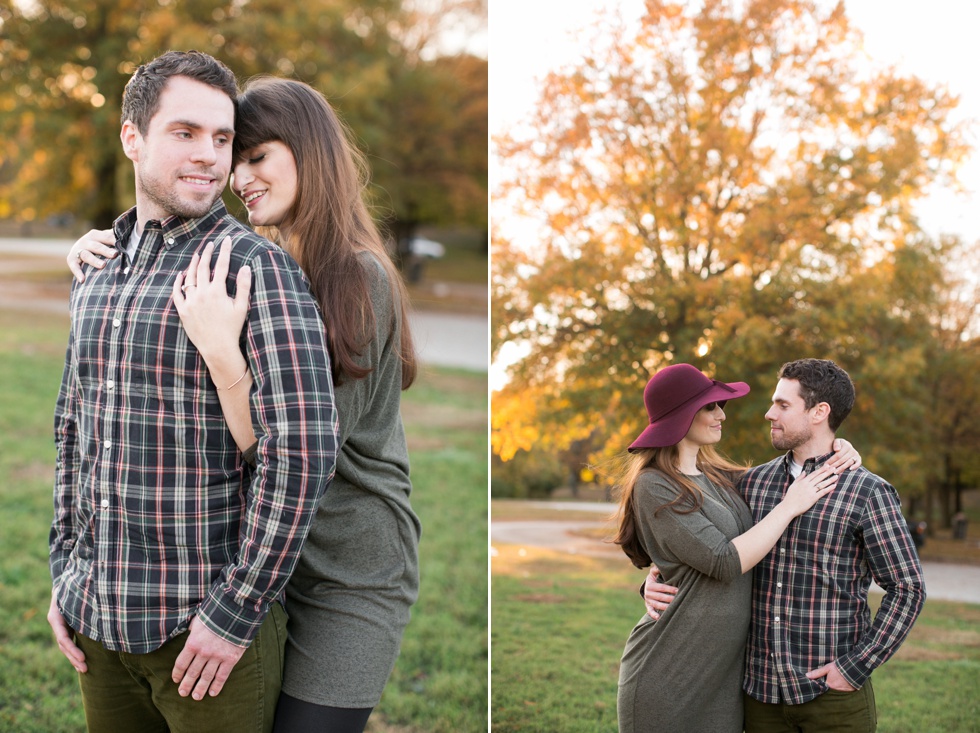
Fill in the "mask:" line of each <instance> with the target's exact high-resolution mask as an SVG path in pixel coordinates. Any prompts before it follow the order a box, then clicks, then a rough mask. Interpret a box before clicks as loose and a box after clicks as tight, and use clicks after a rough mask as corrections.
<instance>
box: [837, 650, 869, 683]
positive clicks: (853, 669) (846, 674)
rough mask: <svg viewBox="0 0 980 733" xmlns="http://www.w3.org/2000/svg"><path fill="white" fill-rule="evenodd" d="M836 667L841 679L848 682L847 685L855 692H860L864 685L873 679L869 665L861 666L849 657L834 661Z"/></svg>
mask: <svg viewBox="0 0 980 733" xmlns="http://www.w3.org/2000/svg"><path fill="white" fill-rule="evenodd" d="M834 665H836V667H837V671H838V672H840V674H841V677H843V678H844V679H845V680H847V684H849V685H850V686H851V687H853V688H854V689H855V690H860V689H861V688H862V687H864V683H865V682H867V681H868V678H869V677H871V671H872V670H870V669H868V668H867V665H865V664H860V663H858V662H857V661H856V660H854V659H849V658H848V657H838V658H837V659H836V660H834Z"/></svg>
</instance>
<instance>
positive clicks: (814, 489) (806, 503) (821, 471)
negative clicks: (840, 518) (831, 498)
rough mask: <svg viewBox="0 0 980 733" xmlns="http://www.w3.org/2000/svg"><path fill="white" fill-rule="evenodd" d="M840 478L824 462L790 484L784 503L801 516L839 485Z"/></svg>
mask: <svg viewBox="0 0 980 733" xmlns="http://www.w3.org/2000/svg"><path fill="white" fill-rule="evenodd" d="M838 478H839V476H838V474H837V473H836V471H835V469H833V468H831V467H830V466H829V465H827V464H824V465H823V466H821V467H820V468H818V469H817V470H816V471H811V472H810V473H805V474H802V475H800V476H799V477H798V478H797V479H796V480H795V481H794V482H793V483H792V484H790V487H789V489H788V490H787V491H786V496H784V497H783V503H785V504H786V505H787V506H788V507H789V508H790V509H791V510H792V512H793V515H794V516H799V515H800V514H803V512H805V511H806V510H807V509H809V508H810V507H812V506H813V505H814V504H816V503H817V502H818V501H819V500H820V499H822V498H823V497H825V496H827V494H829V493H830V492H832V491H833V490H834V488H835V487H836V486H837V479H838Z"/></svg>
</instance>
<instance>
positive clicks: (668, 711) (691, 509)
mask: <svg viewBox="0 0 980 733" xmlns="http://www.w3.org/2000/svg"><path fill="white" fill-rule="evenodd" d="M748 392H749V387H748V385H747V384H745V383H744V382H733V383H730V384H726V383H724V382H719V381H717V380H713V379H709V378H708V377H706V376H705V375H704V374H702V373H701V372H700V371H699V370H698V369H696V368H695V367H693V366H691V365H690V364H675V365H673V366H669V367H666V368H665V369H662V370H660V371H659V372H658V373H657V374H656V375H654V377H653V378H652V379H650V381H649V382H648V383H647V385H646V388H645V390H644V402H645V404H646V408H647V414H648V416H649V418H650V424H649V425H648V426H647V427H646V429H645V430H644V431H643V432H642V433H641V434H640V436H639V437H637V439H636V440H635V441H633V443H632V444H631V445H630V447H629V449H628V452H629V454H630V456H629V457H628V459H627V460H626V461H625V463H624V468H623V470H622V473H621V476H620V481H619V483H618V485H619V486H620V490H621V495H620V503H619V506H620V514H619V517H620V521H619V531H618V534H617V536H616V540H615V541H616V543H617V544H619V545H621V546H622V548H623V551H624V552H625V553H626V554H627V555H628V556H629V558H630V560H631V561H632V562H633V564H634V565H636V566H637V567H639V568H645V567H649V566H650V565H651V563H653V564H655V565H656V566H657V567H658V568H659V570H660V575H661V578H662V579H663V580H664V582H666V583H669V584H670V585H672V586H676V587H677V588H678V592H677V596H676V598H675V600H674V601H673V603H671V604H670V606H669V608H668V609H667V611H666V612H664V614H663V615H662V617H661V618H660V619H659V620H658V621H654V620H653V619H652V618H650V617H649V616H646V615H645V616H644V617H643V618H642V619H641V620H640V622H639V623H638V624H637V625H636V627H634V629H633V631H632V633H631V634H630V637H629V640H628V642H627V644H626V650H625V652H624V653H623V658H622V664H621V666H620V675H619V696H618V712H619V729H620V731H622V732H623V733H633V732H635V731H665V730H669V731H672V733H674V732H682V731H692V732H694V731H698V732H701V731H713V732H714V733H739V732H740V731H741V730H742V687H741V683H742V671H743V661H744V654H745V641H746V638H747V635H748V628H749V612H750V606H751V593H752V577H751V572H750V571H751V569H752V568H753V567H754V566H755V565H756V563H758V562H759V560H761V559H762V557H763V556H764V555H765V554H766V553H767V552H769V550H770V549H772V547H773V545H774V544H775V543H776V541H777V540H778V539H779V537H780V535H781V534H782V533H783V531H784V530H785V529H786V527H787V526H788V525H789V523H790V522H791V521H792V520H793V519H794V518H795V517H797V516H798V515H800V514H802V513H803V512H805V511H807V510H808V509H809V508H810V507H811V506H813V504H814V503H816V502H817V501H818V500H819V499H820V498H822V497H824V496H826V495H827V494H829V493H830V492H831V491H832V490H833V488H834V485H835V484H836V482H837V475H836V473H834V472H833V469H832V468H830V467H826V468H824V469H821V470H819V471H815V472H813V473H811V474H808V475H806V476H801V477H800V478H799V479H798V480H797V481H795V482H794V483H793V484H792V486H790V488H789V490H788V491H787V493H786V496H785V497H784V498H783V500H782V502H781V503H780V504H779V505H778V506H777V507H776V509H775V510H774V511H772V512H771V513H770V514H769V515H768V516H767V517H766V518H765V519H763V520H762V521H761V522H759V523H758V524H756V525H755V526H753V525H752V515H751V513H750V512H749V509H748V506H747V505H746V504H745V502H744V501H743V500H742V498H741V496H739V494H738V492H737V491H736V489H735V485H736V482H737V480H738V477H739V475H740V473H741V471H742V470H744V469H743V468H742V467H741V466H738V465H736V464H734V463H732V462H731V461H729V460H728V459H726V458H724V457H723V456H722V455H721V454H719V453H718V452H717V451H716V450H715V448H714V445H715V444H716V443H718V441H720V440H721V433H722V423H723V422H724V420H725V412H724V409H723V408H724V406H725V404H726V403H727V402H728V401H730V400H733V399H737V398H739V397H744V396H745V395H746V394H748Z"/></svg>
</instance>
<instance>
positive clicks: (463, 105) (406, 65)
mask: <svg viewBox="0 0 980 733" xmlns="http://www.w3.org/2000/svg"><path fill="white" fill-rule="evenodd" d="M444 6H445V7H446V8H448V10H450V11H451V13H450V14H455V15H456V16H464V17H467V18H470V24H471V26H472V27H476V28H478V27H480V24H481V23H482V24H483V25H484V26H485V24H486V12H485V6H483V5H481V4H480V3H479V2H475V0H429V2H426V3H423V4H422V6H421V7H416V5H412V6H403V4H402V2H401V1H400V0H372V1H371V2H368V3H364V2H355V1H354V0H340V1H339V2H338V1H337V0H307V1H306V2H302V3H283V2H282V1H281V0H245V1H244V2H243V1H241V0H193V1H192V0H122V1H120V0H57V1H56V0H36V1H34V2H29V3H27V2H13V0H0V82H2V84H0V218H7V217H14V218H16V219H18V220H21V221H30V220H33V219H36V218H40V217H43V216H45V215H47V214H51V213H55V212H70V213H73V214H75V215H77V216H78V217H79V218H82V219H87V220H90V221H92V222H93V223H94V224H95V225H96V226H106V225H108V224H109V223H110V222H111V221H112V218H113V217H114V216H115V215H116V214H118V213H119V211H120V210H121V209H122V208H123V207H125V206H128V205H130V203H131V201H132V195H131V188H132V181H131V179H132V175H131V169H130V167H129V165H128V162H127V161H126V160H125V159H124V157H123V156H122V153H121V151H120V147H119V140H118V135H119V105H120V102H121V98H122V90H123V88H124V86H125V83H126V81H127V80H128V78H129V76H130V75H131V74H132V73H133V71H135V69H136V68H137V66H138V65H139V64H140V63H142V62H143V61H145V60H148V59H150V58H153V57H154V56H157V55H158V54H160V53H162V52H164V51H166V50H167V49H170V48H176V49H190V48H197V49H200V50H203V51H206V52H208V53H211V54H212V55H214V56H215V57H217V58H219V59H221V60H222V61H224V62H225V63H226V64H228V66H229V67H230V68H231V69H232V70H233V71H235V73H236V75H237V76H238V77H239V79H241V80H245V79H247V78H249V77H250V76H253V75H255V74H274V75H278V76H287V77H293V78H296V79H300V80H302V81H306V82H308V83H310V84H311V85H312V86H314V87H316V88H318V89H319V90H321V91H322V92H323V93H324V94H325V95H326V96H327V97H328V99H329V100H330V101H331V103H332V104H333V105H334V106H335V107H336V109H337V110H338V112H339V114H340V115H341V117H342V118H343V119H344V120H345V122H346V123H347V124H348V125H349V126H350V127H351V129H352V130H353V131H354V134H355V137H356V138H357V142H358V144H359V145H360V146H361V147H362V148H363V149H364V150H365V152H366V153H367V155H368V158H369V161H370V163H371V165H372V167H373V168H374V173H375V175H374V176H373V179H372V180H373V188H372V192H373V194H374V196H373V198H374V200H375V203H376V205H377V212H378V216H379V218H380V219H382V220H383V222H384V223H386V224H388V225H391V226H393V227H396V228H397V227H398V226H400V224H401V222H403V221H413V222H415V224H416V225H417V224H418V223H420V222H421V223H435V224H446V223H452V224H458V223H470V222H472V221H475V222H476V225H477V226H480V225H481V222H483V223H482V226H484V227H485V220H486V193H485V189H486V168H487V165H486V121H485V119H484V121H483V125H484V128H483V129H484V132H483V139H482V141H480V144H479V145H476V143H475V142H474V139H473V137H472V136H470V135H468V134H467V133H468V132H469V130H465V131H464V130H461V129H460V128H461V126H462V125H463V124H464V123H465V124H470V125H473V126H474V127H475V129H476V130H477V131H478V130H479V124H478V122H479V120H477V121H476V122H474V115H473V106H474V102H473V97H477V98H478V97H479V96H480V95H481V94H482V96H483V98H484V100H485V98H486V80H485V76H486V60H485V59H474V58H472V57H469V56H466V55H465V54H461V53H460V52H459V51H458V50H456V51H453V52H452V53H451V54H449V58H446V54H444V53H443V52H442V51H441V49H440V48H439V46H438V40H439V38H438V33H439V30H440V27H439V25H438V23H436V22H435V21H432V22H430V23H428V24H423V25H424V27H425V28H427V29H428V30H427V31H426V33H416V34H414V35H413V36H411V37H409V36H407V35H406V33H405V28H406V27H407V25H409V23H408V20H409V19H415V20H418V21H419V22H420V23H421V22H422V19H424V18H425V17H426V14H430V15H439V11H440V8H442V7H444ZM481 11H482V13H483V15H482V18H481V17H480V15H479V13H480V12H481ZM467 13H469V15H467ZM481 63H482V65H483V76H484V78H483V80H482V86H481V79H480V75H479V73H478V71H476V72H474V71H472V69H473V68H476V69H477V70H478V69H479V67H480V64H481ZM406 69H411V70H412V73H408V72H406V71H405V70H406ZM471 84H476V87H475V88H470V87H469V86H467V85H471ZM418 88H423V89H426V90H437V91H432V92H431V93H428V94H426V95H424V96H420V95H415V94H413V91H414V90H416V89H418ZM416 99H417V100H418V101H417V103H418V104H431V103H433V102H434V101H435V102H438V108H437V112H436V113H433V114H430V115H428V116H424V122H425V124H426V125H427V129H426V135H427V136H431V137H432V138H434V139H437V140H440V141H441V143H442V148H441V149H440V155H438V156H435V155H433V153H432V150H430V149H429V148H428V147H425V146H422V145H419V146H416V147H413V148H411V149H409V150H407V151H404V152H402V154H401V156H400V157H399V158H398V159H397V160H393V159H392V157H391V151H392V147H394V145H395V144H396V143H394V142H391V141H401V140H404V139H405V138H406V129H405V123H406V121H410V120H406V119H405V118H406V116H408V117H412V116H413V115H414V117H416V118H418V117H423V115H422V114H421V113H417V112H416V111H415V108H414V106H412V105H411V104H409V103H408V102H406V100H409V101H411V102H413V103H414V102H415V100H416ZM484 104H485V102H484ZM410 110H411V113H410V112H409V111H410ZM484 118H485V114H484ZM427 139H428V138H426V140H427ZM423 142H425V141H423ZM447 148H448V149H450V150H449V151H448V152H447V151H446V149H447ZM481 155H482V160H481ZM421 160H424V161H425V162H424V164H423V163H420V162H418V161H421ZM464 165H465V166H468V167H467V169H466V170H465V171H462V172H460V168H461V167H463V166H464ZM481 181H482V182H483V194H482V196H479V195H477V194H478V189H479V188H480V182H481ZM411 189H415V190H421V191H425V192H426V193H425V199H426V201H427V202H428V201H429V200H430V199H433V198H438V197H439V196H440V195H441V196H442V197H443V198H444V199H446V200H449V201H452V202H453V205H451V206H450V205H447V206H444V207H441V208H439V207H436V206H432V205H428V204H426V205H425V206H422V207H421V208H420V209H419V210H416V209H413V208H412V207H411V206H410V202H406V201H405V199H404V197H398V196H394V195H392V194H391V193H390V191H401V190H411Z"/></svg>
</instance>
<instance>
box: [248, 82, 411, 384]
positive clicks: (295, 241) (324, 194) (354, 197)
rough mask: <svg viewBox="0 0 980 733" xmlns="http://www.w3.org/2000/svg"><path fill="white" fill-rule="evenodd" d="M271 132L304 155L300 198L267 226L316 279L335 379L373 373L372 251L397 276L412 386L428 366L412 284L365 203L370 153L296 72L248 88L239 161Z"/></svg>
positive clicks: (403, 352) (395, 291) (398, 313)
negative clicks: (416, 330) (368, 260)
mask: <svg viewBox="0 0 980 733" xmlns="http://www.w3.org/2000/svg"><path fill="white" fill-rule="evenodd" d="M271 140H278V141H279V142H282V143H283V144H284V145H286V146H287V147H288V148H289V149H290V151H291V152H292V154H293V158H294V159H295V160H296V172H297V178H298V180H297V185H296V200H295V201H294V202H293V205H292V207H290V209H289V211H288V212H287V214H286V218H285V220H284V221H283V222H282V223H281V224H280V225H279V226H278V227H257V230H258V232H259V233H260V234H262V235H263V236H265V237H267V238H269V239H271V240H272V241H274V242H276V243H277V244H279V245H280V246H281V247H282V248H283V249H285V250H286V251H287V252H289V254H290V255H292V257H293V259H295V260H296V262H297V263H299V266H300V267H302V268H303V271H304V272H305V273H306V276H307V277H308V278H309V280H310V287H311V289H312V291H313V295H314V297H315V298H316V299H317V301H318V302H319V304H320V308H321V311H322V312H323V316H324V321H325V322H326V325H327V344H328V347H329V350H330V361H331V366H332V368H333V375H334V381H335V382H336V383H337V384H341V383H343V382H344V381H345V380H346V379H361V378H363V377H365V376H367V375H368V374H369V373H370V372H371V368H370V367H367V366H362V365H361V364H359V363H358V362H357V357H359V356H360V355H362V354H363V353H364V352H365V350H366V349H367V346H368V344H369V343H370V341H371V337H372V334H373V333H374V330H375V327H376V323H377V314H376V313H375V312H374V307H373V305H372V303H371V292H370V287H371V286H370V282H369V280H368V277H367V273H366V272H365V271H364V269H363V266H362V264H361V262H360V261H359V259H358V255H359V254H360V253H362V252H364V251H368V252H370V253H371V254H373V255H374V256H375V258H376V259H377V260H378V261H379V262H380V263H381V265H382V266H383V267H384V269H385V272H386V273H387V275H388V281H389V282H390V283H391V291H392V293H391V295H392V300H393V302H394V307H395V313H394V314H392V315H393V320H392V323H393V324H394V323H399V324H400V326H401V342H400V344H399V348H398V353H399V356H400V357H401V361H402V389H408V387H409V386H411V384H412V382H414V381H415V375H416V373H417V371H418V362H417V357H416V354H415V347H414V345H413V342H412V333H411V327H410V325H409V320H408V310H409V307H408V302H409V301H408V293H407V291H406V289H405V284H404V282H403V281H402V278H401V275H400V274H399V272H398V270H397V269H396V268H395V266H394V264H393V263H392V261H391V258H390V257H389V255H388V252H387V250H386V249H385V246H384V243H383V242H382V240H381V235H380V234H379V233H378V228H377V226H376V225H375V223H374V220H373V219H372V218H371V215H370V213H369V212H368V208H367V206H366V204H365V203H364V190H365V187H366V185H367V163H366V161H365V160H364V156H363V155H362V154H361V153H360V151H358V150H357V148H356V146H355V145H354V144H353V143H352V142H351V136H350V133H349V131H348V130H347V128H346V126H345V125H344V124H343V122H341V121H340V118H339V117H338V116H337V114H336V113H335V112H334V110H333V108H332V107H331V106H330V104H329V103H328V102H327V100H326V99H325V98H324V97H323V95H322V94H320V92H318V91H317V90H316V89H313V88H312V87H311V86H309V85H307V84H304V83H303V82H299V81H295V80H292V79H278V78H275V77H268V76H262V77H256V78H254V79H251V80H250V81H249V82H248V83H247V84H246V85H245V89H244V90H243V91H242V93H241V94H240V95H239V97H238V122H237V126H236V130H235V142H234V151H235V160H238V159H239V158H240V157H241V155H242V152H243V151H246V150H249V149H251V148H254V147H255V146H256V145H259V144H261V143H264V142H269V141H271ZM286 233H288V234H286ZM392 328H394V325H393V326H392Z"/></svg>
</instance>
